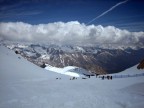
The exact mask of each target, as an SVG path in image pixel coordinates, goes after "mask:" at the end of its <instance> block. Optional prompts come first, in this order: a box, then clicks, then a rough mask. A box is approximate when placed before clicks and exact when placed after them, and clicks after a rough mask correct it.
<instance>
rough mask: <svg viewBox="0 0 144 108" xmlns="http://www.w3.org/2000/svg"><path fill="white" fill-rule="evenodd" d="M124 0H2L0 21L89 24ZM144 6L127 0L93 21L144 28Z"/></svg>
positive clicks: (141, 0) (122, 27) (124, 27)
mask: <svg viewBox="0 0 144 108" xmlns="http://www.w3.org/2000/svg"><path fill="white" fill-rule="evenodd" d="M122 1H124V0H0V22H17V21H21V22H25V23H29V24H47V23H53V22H58V21H62V22H69V21H79V22H80V23H85V24H87V23H88V22H89V21H91V20H92V19H94V18H96V17H97V16H99V15H101V14H102V13H103V12H105V11H107V10H108V9H110V8H111V7H112V6H114V5H116V4H117V3H119V2H122ZM143 7H144V1H143V0H128V1H127V2H126V3H124V4H121V5H119V6H117V7H116V8H114V9H113V10H111V11H110V12H108V13H106V14H105V15H103V16H102V17H100V18H98V19H96V20H94V21H93V22H91V23H90V24H94V25H103V26H108V25H111V26H115V27H118V28H121V29H127V30H129V31H143V29H144V8H143Z"/></svg>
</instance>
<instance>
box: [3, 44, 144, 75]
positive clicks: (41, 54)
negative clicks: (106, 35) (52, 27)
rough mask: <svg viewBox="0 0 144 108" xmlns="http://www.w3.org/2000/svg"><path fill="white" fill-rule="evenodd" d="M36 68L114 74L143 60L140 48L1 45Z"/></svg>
mask: <svg viewBox="0 0 144 108" xmlns="http://www.w3.org/2000/svg"><path fill="white" fill-rule="evenodd" d="M5 45H6V46H7V47H9V48H10V49H13V50H15V51H18V52H19V53H20V54H21V55H22V56H23V57H25V58H26V59H28V60H29V61H31V62H33V63H34V64H36V65H39V66H40V65H42V64H43V63H47V64H49V65H51V66H55V67H66V66H77V67H81V68H84V69H86V70H88V71H91V72H93V73H98V74H105V73H117V72H120V71H123V70H125V69H127V68H129V67H131V66H133V65H136V64H137V63H138V62H139V61H140V60H141V59H142V58H143V57H144V55H143V54H144V48H141V47H114V46H107V45H103V46H98V45H97V46H71V45H52V44H8V43H7V44H5Z"/></svg>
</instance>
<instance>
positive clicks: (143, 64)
mask: <svg viewBox="0 0 144 108" xmlns="http://www.w3.org/2000/svg"><path fill="white" fill-rule="evenodd" d="M137 68H138V69H144V59H143V60H142V61H141V62H140V64H139V65H138V66H137Z"/></svg>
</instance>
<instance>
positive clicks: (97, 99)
mask: <svg viewBox="0 0 144 108" xmlns="http://www.w3.org/2000/svg"><path fill="white" fill-rule="evenodd" d="M51 71H52V70H51ZM51 71H47V70H45V69H42V68H39V67H37V66H35V65H34V64H32V63H30V62H28V61H27V60H26V59H24V58H22V57H21V56H20V55H16V54H15V53H14V52H13V51H11V50H9V49H7V48H5V47H3V46H0V108H144V76H139V77H129V78H114V79H113V80H106V79H105V80H101V79H100V78H96V77H95V76H93V77H91V78H87V79H82V77H78V79H75V80H70V76H68V75H62V74H59V73H54V72H51ZM142 72H144V71H139V70H137V69H136V66H134V67H132V68H130V69H128V70H126V71H124V72H122V73H121V74H124V73H125V74H130V73H133V74H135V73H142ZM119 74H120V73H119Z"/></svg>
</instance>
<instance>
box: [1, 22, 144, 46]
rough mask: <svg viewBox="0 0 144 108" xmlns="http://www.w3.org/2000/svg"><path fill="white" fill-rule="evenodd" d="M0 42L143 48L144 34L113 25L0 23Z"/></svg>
mask: <svg viewBox="0 0 144 108" xmlns="http://www.w3.org/2000/svg"><path fill="white" fill-rule="evenodd" d="M0 40H9V41H27V42H47V43H55V44H57V43H58V44H79V45H86V44H118V45H138V44H139V45H144V32H142V31H141V32H129V31H127V30H121V29H119V28H116V27H114V26H107V27H103V26H102V25H97V26H96V25H86V24H84V23H82V24H81V23H79V22H78V21H71V22H67V23H64V22H54V23H48V24H38V25H31V24H28V23H23V22H7V23H3V22H2V23H0Z"/></svg>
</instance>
